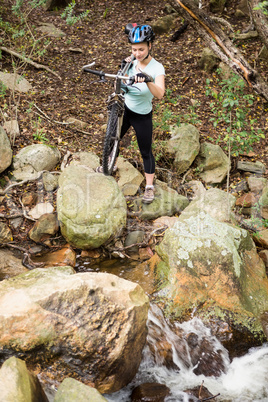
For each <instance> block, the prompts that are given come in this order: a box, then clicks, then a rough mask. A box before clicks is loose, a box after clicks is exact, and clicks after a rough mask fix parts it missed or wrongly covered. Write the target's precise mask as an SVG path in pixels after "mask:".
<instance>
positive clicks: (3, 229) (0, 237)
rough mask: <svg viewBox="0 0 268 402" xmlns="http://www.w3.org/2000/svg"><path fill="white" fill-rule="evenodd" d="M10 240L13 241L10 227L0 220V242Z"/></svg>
mask: <svg viewBox="0 0 268 402" xmlns="http://www.w3.org/2000/svg"><path fill="white" fill-rule="evenodd" d="M11 241H13V237H12V231H11V229H10V228H9V227H8V226H7V225H6V224H5V223H4V222H0V244H3V243H9V242H11Z"/></svg>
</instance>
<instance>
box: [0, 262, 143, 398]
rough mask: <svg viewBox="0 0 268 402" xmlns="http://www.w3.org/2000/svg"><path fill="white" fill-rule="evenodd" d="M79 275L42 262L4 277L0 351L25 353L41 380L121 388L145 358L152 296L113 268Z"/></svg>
mask: <svg viewBox="0 0 268 402" xmlns="http://www.w3.org/2000/svg"><path fill="white" fill-rule="evenodd" d="M74 273H75V272H74V270H73V269H72V268H71V267H54V268H47V269H41V268H39V269H35V270H32V271H29V272H28V273H26V274H22V275H19V276H17V277H15V278H12V279H10V280H9V279H8V280H4V281H2V282H1V283H0V354H1V356H2V358H5V357H10V355H19V356H20V358H22V359H24V358H26V357H27V362H28V364H30V365H31V367H32V368H33V370H34V369H35V368H36V369H37V368H39V370H40V368H41V370H42V375H43V378H46V375H48V376H49V378H50V379H52V378H54V379H57V381H62V380H63V379H64V378H65V377H71V376H72V377H76V378H77V377H78V378H80V379H81V381H82V382H83V383H84V384H86V385H91V386H95V387H96V388H97V389H98V390H99V391H100V392H102V393H104V392H107V393H110V392H114V391H117V390H119V389H121V388H122V387H124V386H125V385H126V384H128V383H129V382H130V381H131V380H132V378H133V377H134V375H135V374H136V371H137V369H138V367H139V364H140V362H141V358H142V349H143V347H144V344H145V340H146V333H147V329H146V320H147V314H148V308H149V301H148V297H147V296H146V295H145V293H144V291H143V289H142V288H141V287H140V286H139V285H138V284H135V283H133V282H129V281H126V280H124V279H121V278H119V277H117V276H114V275H111V274H105V273H92V272H90V273H80V274H75V275H74ZM37 351H38V352H37ZM133 356H134V358H133Z"/></svg>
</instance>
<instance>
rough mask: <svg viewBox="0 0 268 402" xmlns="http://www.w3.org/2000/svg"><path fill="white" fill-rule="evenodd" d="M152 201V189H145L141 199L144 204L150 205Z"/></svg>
mask: <svg viewBox="0 0 268 402" xmlns="http://www.w3.org/2000/svg"><path fill="white" fill-rule="evenodd" d="M153 200H154V187H145V191H144V194H143V197H142V202H143V203H144V204H150V203H151V202H153Z"/></svg>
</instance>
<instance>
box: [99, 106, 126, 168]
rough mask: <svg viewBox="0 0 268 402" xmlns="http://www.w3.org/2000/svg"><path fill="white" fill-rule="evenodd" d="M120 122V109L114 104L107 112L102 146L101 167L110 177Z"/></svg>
mask: <svg viewBox="0 0 268 402" xmlns="http://www.w3.org/2000/svg"><path fill="white" fill-rule="evenodd" d="M121 121H122V111H121V112H120V107H119V106H118V105H117V104H116V103H114V104H113V105H112V107H111V109H110V111H109V118H108V124H107V130H106V135H105V140H104V145H103V155H102V167H103V173H104V174H106V175H111V174H112V173H113V167H114V165H115V161H116V158H117V156H118V149H119V142H120V130H121Z"/></svg>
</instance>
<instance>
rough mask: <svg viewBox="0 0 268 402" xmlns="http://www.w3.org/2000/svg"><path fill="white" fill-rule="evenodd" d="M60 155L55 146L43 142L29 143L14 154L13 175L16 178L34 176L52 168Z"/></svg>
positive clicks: (22, 178)
mask: <svg viewBox="0 0 268 402" xmlns="http://www.w3.org/2000/svg"><path fill="white" fill-rule="evenodd" d="M60 157H61V155H60V152H59V150H58V149H57V148H54V147H50V146H48V145H45V144H34V145H29V146H27V147H25V148H22V149H21V150H20V151H19V152H18V153H17V155H15V157H14V172H13V175H14V177H15V179H16V180H24V179H29V178H31V177H36V176H37V174H38V172H41V171H42V170H48V171H49V170H53V169H54V168H55V167H56V166H57V164H58V163H59V161H60Z"/></svg>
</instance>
